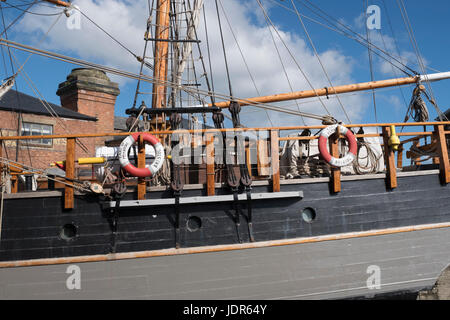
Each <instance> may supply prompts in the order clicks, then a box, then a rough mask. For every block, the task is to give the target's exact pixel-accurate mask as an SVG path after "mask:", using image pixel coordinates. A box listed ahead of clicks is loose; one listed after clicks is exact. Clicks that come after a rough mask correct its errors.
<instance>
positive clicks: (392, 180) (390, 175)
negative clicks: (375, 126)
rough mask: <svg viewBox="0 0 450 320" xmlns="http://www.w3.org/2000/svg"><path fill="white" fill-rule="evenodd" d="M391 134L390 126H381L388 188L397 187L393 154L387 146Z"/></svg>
mask: <svg viewBox="0 0 450 320" xmlns="http://www.w3.org/2000/svg"><path fill="white" fill-rule="evenodd" d="M390 135H391V128H389V127H383V144H384V146H383V148H384V161H385V163H386V186H387V187H388V189H395V188H397V170H396V168H395V154H394V151H393V150H392V149H391V147H389V137H390Z"/></svg>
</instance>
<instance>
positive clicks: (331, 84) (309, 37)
mask: <svg viewBox="0 0 450 320" xmlns="http://www.w3.org/2000/svg"><path fill="white" fill-rule="evenodd" d="M291 3H292V6H293V8H294V10H295V12H296V14H297V17H298V19H299V20H300V23H301V25H302V27H303V30H304V31H305V34H306V36H307V37H308V40H309V43H310V44H311V47H312V48H313V50H314V54H315V56H316V57H317V60H318V61H319V64H320V66H321V68H322V70H323V72H324V74H325V76H326V78H327V80H328V83H329V84H330V86H331V87H332V88H334V85H333V82H332V81H331V78H330V76H329V75H328V72H327V70H326V69H325V66H324V65H323V63H322V59H320V56H319V53H318V52H317V49H316V46H315V45H314V42H313V41H312V39H311V36H310V34H309V32H308V29H307V28H306V25H305V24H304V23H303V19H302V17H301V16H300V12H299V11H298V9H297V7H296V5H295V3H294V1H293V0H291ZM334 94H335V95H336V98H337V100H338V102H339V105H340V107H341V109H342V111H344V114H345V117H346V118H347V120H348V122H349V123H351V120H350V117H349V115H348V114H347V111H346V110H345V108H344V105H343V104H342V101H341V99H340V97H339V95H338V94H337V92H336V91H335V92H334Z"/></svg>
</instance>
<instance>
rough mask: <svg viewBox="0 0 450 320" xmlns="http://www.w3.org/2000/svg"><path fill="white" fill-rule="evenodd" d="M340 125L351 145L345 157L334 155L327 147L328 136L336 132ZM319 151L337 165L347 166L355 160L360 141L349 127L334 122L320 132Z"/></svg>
mask: <svg viewBox="0 0 450 320" xmlns="http://www.w3.org/2000/svg"><path fill="white" fill-rule="evenodd" d="M338 127H339V131H340V133H342V134H343V135H345V137H346V138H347V141H348V145H349V152H348V153H347V154H346V155H345V156H344V157H343V158H339V159H338V158H335V157H332V156H331V154H330V153H329V152H328V149H327V142H328V138H329V137H330V136H331V135H332V134H333V133H335V132H336V129H337V128H338ZM319 151H320V155H321V156H322V158H323V159H324V160H325V161H326V162H328V163H329V164H331V165H332V166H335V167H345V166H348V165H349V164H351V163H352V162H353V160H354V159H355V157H356V152H357V151H358V143H357V142H356V138H355V136H354V135H353V133H352V132H351V131H350V130H349V129H347V128H346V127H344V126H342V125H340V124H334V125H332V126H329V127H326V128H325V129H323V131H322V132H321V134H320V137H319Z"/></svg>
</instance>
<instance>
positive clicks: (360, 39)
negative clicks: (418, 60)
mask: <svg viewBox="0 0 450 320" xmlns="http://www.w3.org/2000/svg"><path fill="white" fill-rule="evenodd" d="M305 1H307V2H308V3H309V5H308V3H305V2H304V1H303V0H297V2H301V3H302V4H303V5H304V6H305V7H306V8H308V9H309V10H310V11H311V12H312V13H314V14H315V15H317V16H318V17H320V18H322V19H324V20H325V21H326V22H328V23H330V24H331V25H333V26H334V27H335V28H337V29H338V30H339V32H340V33H341V34H343V35H344V36H346V37H348V38H350V39H352V40H355V41H356V42H358V43H359V44H361V45H363V46H364V47H367V48H368V49H370V50H371V51H372V52H373V53H374V54H375V55H377V56H378V57H380V58H381V59H383V60H385V61H386V62H388V63H389V64H391V65H392V66H394V67H395V68H397V69H398V70H400V71H402V72H403V73H405V74H406V75H408V76H412V75H413V74H414V75H417V74H418V72H417V71H415V70H413V69H411V68H410V67H408V66H407V65H405V64H404V63H403V62H401V61H400V60H399V59H397V58H396V57H394V56H392V55H391V54H389V53H388V52H386V51H384V50H383V49H381V48H380V47H378V46H377V45H375V44H374V43H367V39H366V38H365V37H363V36H362V35H360V34H359V33H358V32H356V31H354V30H353V29H351V28H350V27H348V26H347V25H345V24H344V23H342V22H341V21H339V20H338V19H336V18H334V17H332V16H331V15H329V14H327V13H326V12H325V11H323V10H322V9H320V8H319V7H318V6H316V5H315V4H313V3H312V2H311V1H309V0H305ZM314 8H316V9H314ZM324 15H325V16H324ZM332 20H333V21H335V23H334V22H332ZM339 25H340V26H342V27H343V28H344V29H346V30H348V31H345V30H343V29H342V28H340V27H339ZM331 30H333V29H331ZM349 32H350V33H349ZM352 34H353V36H352ZM375 49H376V50H378V51H379V52H377V51H375ZM383 55H385V56H387V57H389V58H390V59H392V60H394V61H395V62H397V63H398V64H399V65H401V66H403V67H404V68H405V69H407V70H409V72H408V71H406V70H405V69H402V68H400V67H399V66H398V65H396V64H394V63H393V62H392V61H391V60H390V59H388V58H387V57H385V56H383Z"/></svg>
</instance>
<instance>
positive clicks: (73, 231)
mask: <svg viewBox="0 0 450 320" xmlns="http://www.w3.org/2000/svg"><path fill="white" fill-rule="evenodd" d="M59 236H60V238H61V239H63V240H66V241H70V240H73V239H75V237H76V236H77V227H76V226H75V225H74V224H73V223H68V224H65V225H64V226H63V227H62V228H61V232H60V233H59Z"/></svg>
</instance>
